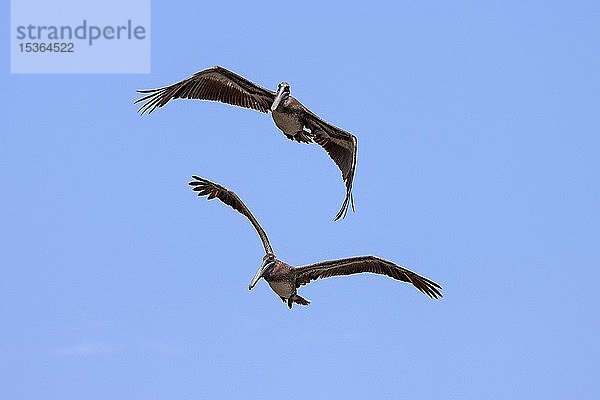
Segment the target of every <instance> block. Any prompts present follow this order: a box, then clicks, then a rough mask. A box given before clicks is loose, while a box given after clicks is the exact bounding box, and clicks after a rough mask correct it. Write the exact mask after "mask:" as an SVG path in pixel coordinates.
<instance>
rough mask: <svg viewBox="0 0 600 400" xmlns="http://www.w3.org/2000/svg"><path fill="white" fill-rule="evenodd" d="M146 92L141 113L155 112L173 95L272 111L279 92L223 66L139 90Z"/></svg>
mask: <svg viewBox="0 0 600 400" xmlns="http://www.w3.org/2000/svg"><path fill="white" fill-rule="evenodd" d="M138 93H141V94H143V95H144V96H143V97H141V98H140V99H138V100H137V101H136V103H140V102H141V103H143V104H142V105H141V107H140V109H139V111H140V113H142V114H144V113H146V112H147V113H151V112H152V111H154V110H155V109H157V108H158V107H162V106H164V105H165V104H167V103H168V102H169V100H171V99H178V98H182V99H200V100H214V101H220V102H222V103H228V104H232V105H234V106H240V107H246V108H252V109H254V110H258V111H261V112H264V113H266V112H268V111H269V107H271V104H273V101H274V100H275V92H273V91H271V90H268V89H265V88H263V87H261V86H259V85H257V84H255V83H253V82H250V81H249V80H247V79H246V78H243V77H241V76H239V75H238V74H236V73H234V72H231V71H229V70H227V69H225V68H223V67H219V66H215V67H212V68H208V69H205V70H204V71H200V72H197V73H195V74H194V75H192V76H190V77H189V78H187V79H184V80H182V81H181V82H177V83H175V84H173V85H171V86H166V87H162V88H158V89H149V90H138Z"/></svg>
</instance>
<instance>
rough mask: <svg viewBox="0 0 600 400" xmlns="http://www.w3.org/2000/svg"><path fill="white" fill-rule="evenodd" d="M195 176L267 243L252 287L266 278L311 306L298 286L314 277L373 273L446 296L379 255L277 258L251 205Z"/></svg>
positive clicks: (203, 190) (202, 192)
mask: <svg viewBox="0 0 600 400" xmlns="http://www.w3.org/2000/svg"><path fill="white" fill-rule="evenodd" d="M193 178H194V181H192V182H190V185H191V186H192V187H193V190H194V191H196V192H197V193H198V196H207V195H208V199H209V200H210V199H212V198H215V197H216V198H218V199H219V200H221V201H222V202H223V203H225V204H227V205H229V206H230V207H232V208H234V209H235V210H237V211H238V212H240V213H241V214H242V215H245V216H246V217H247V218H248V219H249V220H250V222H251V223H252V225H253V226H254V228H255V229H256V232H257V233H258V235H259V237H260V239H261V241H262V243H263V247H264V249H265V256H264V257H263V260H262V265H261V266H260V268H259V270H258V271H257V273H256V275H255V276H254V278H252V281H251V282H250V285H249V286H248V287H249V289H252V288H253V287H254V286H255V285H256V283H257V282H258V281H259V280H260V279H261V278H262V279H264V280H265V281H267V283H268V284H269V286H270V287H271V289H272V290H273V291H274V292H275V293H276V294H277V296H279V297H280V298H281V300H283V301H284V302H286V303H287V305H288V307H290V308H292V305H293V304H294V303H296V304H301V305H308V304H309V303H310V302H309V301H308V300H306V299H304V298H303V297H301V296H300V295H298V293H297V289H298V288H299V287H300V286H302V285H306V284H307V283H309V282H311V281H312V280H315V279H320V278H328V277H331V276H340V275H352V274H357V273H362V272H371V273H375V274H381V275H387V276H389V277H391V278H393V279H396V280H400V281H404V282H408V283H411V284H412V285H413V286H415V287H416V288H417V289H419V290H420V291H421V292H423V293H425V294H426V295H428V296H429V297H432V298H436V299H437V298H439V297H442V294H441V292H440V290H441V287H440V286H439V285H438V284H437V283H435V282H433V281H431V280H429V279H427V278H424V277H422V276H420V275H418V274H416V273H414V272H412V271H409V270H408V269H406V268H403V267H400V266H398V265H396V264H394V263H392V262H390V261H387V260H384V259H381V258H378V257H375V256H362V257H350V258H343V259H339V260H332V261H323V262H320V263H316V264H310V265H306V266H301V267H293V266H291V265H289V264H287V263H285V262H283V261H281V260H279V259H277V258H276V257H275V253H274V252H273V249H272V247H271V244H270V242H269V239H268V237H267V234H266V232H265V231H264V229H263V228H262V227H261V226H260V224H259V223H258V221H257V220H256V218H255V217H254V216H253V215H252V213H251V212H250V210H249V209H248V207H246V205H245V204H244V203H243V202H242V200H241V199H240V198H239V197H238V196H237V195H236V194H235V193H234V192H232V191H230V190H228V189H226V188H224V187H223V186H221V185H218V184H216V183H213V182H210V181H208V180H206V179H204V178H200V177H197V176H194V177H193Z"/></svg>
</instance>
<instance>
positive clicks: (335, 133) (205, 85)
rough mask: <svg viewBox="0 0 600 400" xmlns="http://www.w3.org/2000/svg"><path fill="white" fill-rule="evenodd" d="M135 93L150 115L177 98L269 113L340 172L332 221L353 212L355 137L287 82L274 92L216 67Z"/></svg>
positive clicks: (291, 136) (290, 135) (142, 109)
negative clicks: (341, 186) (340, 190)
mask: <svg viewBox="0 0 600 400" xmlns="http://www.w3.org/2000/svg"><path fill="white" fill-rule="evenodd" d="M139 92H140V93H143V94H144V96H143V97H142V98H140V99H138V100H137V101H136V103H137V102H142V103H143V104H142V106H141V107H140V112H141V113H142V114H143V113H146V112H147V113H151V112H152V111H154V110H155V109H156V108H158V107H162V106H164V105H165V104H167V103H168V102H169V101H170V100H171V99H177V98H185V99H200V100H213V101H220V102H223V103H228V104H232V105H236V106H240V107H246V108H251V109H254V110H257V111H261V112H265V113H267V112H271V113H272V117H273V121H274V122H275V125H276V126H277V127H278V128H279V129H280V130H281V131H282V132H283V134H284V135H285V136H286V137H287V138H288V139H291V140H295V141H297V142H300V143H311V142H315V143H317V144H318V145H320V146H321V147H323V148H324V149H325V151H327V154H329V156H330V157H331V158H332V159H333V161H334V162H335V163H336V165H337V166H338V168H339V169H340V171H341V172H342V179H343V181H344V183H345V185H346V196H345V198H344V202H343V203H342V206H341V208H340V210H339V211H338V213H337V215H336V220H337V219H339V218H343V217H344V216H345V215H346V212H347V211H348V207H349V206H352V209H354V200H353V197H352V183H353V181H354V171H355V168H356V152H357V139H356V137H355V136H354V135H352V134H351V133H349V132H346V131H344V130H343V129H340V128H338V127H336V126H334V125H332V124H330V123H328V122H326V121H324V120H323V119H321V118H319V117H318V116H317V115H316V114H314V113H313V112H312V111H310V110H309V109H308V108H306V107H304V106H303V105H302V104H301V103H300V102H299V101H298V100H296V99H295V98H293V97H292V96H291V95H290V85H289V84H288V83H287V82H281V83H280V84H279V86H278V87H277V91H276V92H275V91H272V90H269V89H265V88H264V87H262V86H259V85H257V84H255V83H253V82H250V81H249V80H247V79H245V78H243V77H241V76H240V75H237V74H236V73H234V72H232V71H229V70H227V69H225V68H223V67H219V66H216V67H212V68H208V69H205V70H204V71H200V72H197V73H196V74H194V75H192V76H191V77H189V78H187V79H184V80H183V81H180V82H177V83H175V84H173V85H170V86H166V87H163V88H159V89H150V90H140V91H139Z"/></svg>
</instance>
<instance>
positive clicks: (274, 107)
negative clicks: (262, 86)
mask: <svg viewBox="0 0 600 400" xmlns="http://www.w3.org/2000/svg"><path fill="white" fill-rule="evenodd" d="M283 90H284V87H283V86H280V87H279V89H277V95H276V96H275V101H273V105H272V106H271V111H275V110H277V107H279V103H281V100H282V99H283Z"/></svg>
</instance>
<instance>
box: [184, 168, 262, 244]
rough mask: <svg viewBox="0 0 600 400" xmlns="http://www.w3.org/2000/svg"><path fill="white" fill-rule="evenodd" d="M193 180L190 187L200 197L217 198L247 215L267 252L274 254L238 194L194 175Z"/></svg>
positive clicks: (260, 228)
mask: <svg viewBox="0 0 600 400" xmlns="http://www.w3.org/2000/svg"><path fill="white" fill-rule="evenodd" d="M192 178H193V179H194V180H193V181H191V182H190V183H189V185H190V186H192V190H193V191H195V192H197V193H198V196H206V195H208V200H211V199H214V198H215V197H216V198H218V199H219V200H221V201H222V202H223V203H225V204H227V205H228V206H230V207H231V208H233V209H234V210H236V211H238V212H239V213H240V214H242V215H245V216H246V218H248V219H249V220H250V222H251V223H252V225H253V226H254V228H255V229H256V232H258V236H260V240H262V243H263V246H264V248H265V252H266V253H268V254H273V249H272V248H271V244H270V243H269V238H268V237H267V234H266V232H265V231H264V229H263V228H262V227H261V226H260V224H259V223H258V221H257V220H256V218H254V215H252V213H251V212H250V210H249V209H248V207H246V205H245V204H244V202H242V200H241V199H240V198H239V197H238V195H237V194H235V193H234V192H232V191H231V190H228V189H227V188H224V187H223V186H221V185H219V184H216V183H213V182H211V181H209V180H207V179H204V178H200V177H199V176H196V175H194V176H192Z"/></svg>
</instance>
